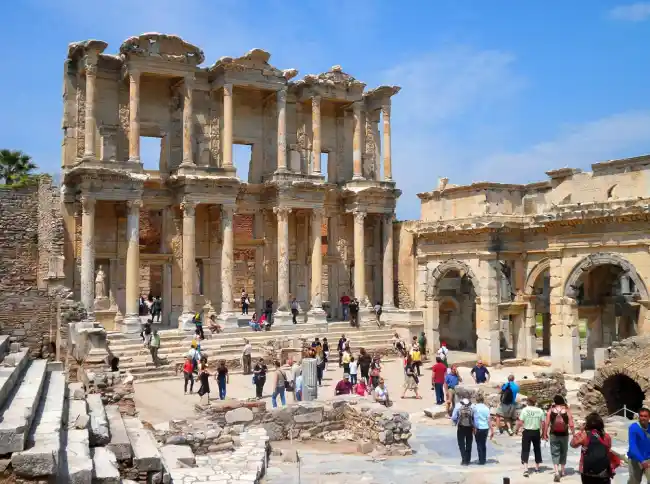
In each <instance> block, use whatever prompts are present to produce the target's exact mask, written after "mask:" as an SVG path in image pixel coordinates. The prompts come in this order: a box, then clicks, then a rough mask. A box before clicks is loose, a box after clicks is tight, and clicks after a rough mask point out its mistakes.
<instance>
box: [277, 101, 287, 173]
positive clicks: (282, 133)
mask: <svg viewBox="0 0 650 484" xmlns="http://www.w3.org/2000/svg"><path fill="white" fill-rule="evenodd" d="M277 96H278V99H277V111H278V170H277V171H278V172H285V171H287V90H286V89H280V90H279V91H278V94H277Z"/></svg>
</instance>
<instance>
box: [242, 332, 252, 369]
mask: <svg viewBox="0 0 650 484" xmlns="http://www.w3.org/2000/svg"><path fill="white" fill-rule="evenodd" d="M252 354H253V346H252V345H251V343H250V341H248V340H247V339H244V349H243V350H242V354H241V361H242V367H243V370H244V375H250V373H251V363H252V361H251V357H252Z"/></svg>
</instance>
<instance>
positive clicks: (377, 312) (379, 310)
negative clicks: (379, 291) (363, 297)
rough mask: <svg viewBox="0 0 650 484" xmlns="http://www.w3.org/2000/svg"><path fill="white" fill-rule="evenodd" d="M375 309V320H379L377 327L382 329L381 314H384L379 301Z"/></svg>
mask: <svg viewBox="0 0 650 484" xmlns="http://www.w3.org/2000/svg"><path fill="white" fill-rule="evenodd" d="M373 309H374V311H375V318H377V327H378V328H381V313H382V309H381V303H380V302H379V301H377V302H376V303H375V306H374V307H373Z"/></svg>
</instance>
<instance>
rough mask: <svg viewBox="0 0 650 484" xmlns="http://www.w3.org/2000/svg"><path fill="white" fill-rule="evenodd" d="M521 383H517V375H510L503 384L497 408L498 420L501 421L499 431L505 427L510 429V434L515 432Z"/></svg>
mask: <svg viewBox="0 0 650 484" xmlns="http://www.w3.org/2000/svg"><path fill="white" fill-rule="evenodd" d="M518 393H519V385H517V384H516V383H515V376H514V375H508V381H507V382H506V383H504V384H503V385H502V386H501V403H500V404H499V408H497V420H498V421H499V431H501V432H503V429H504V428H505V430H507V431H508V434H509V435H512V434H513V431H512V428H513V427H514V424H515V420H516V414H517V394H518Z"/></svg>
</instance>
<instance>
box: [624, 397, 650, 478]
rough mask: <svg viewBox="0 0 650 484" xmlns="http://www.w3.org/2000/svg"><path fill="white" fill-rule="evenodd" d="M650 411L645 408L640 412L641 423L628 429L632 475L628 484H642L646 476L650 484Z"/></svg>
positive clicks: (630, 471)
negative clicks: (649, 425)
mask: <svg viewBox="0 0 650 484" xmlns="http://www.w3.org/2000/svg"><path fill="white" fill-rule="evenodd" d="M648 421H650V410H648V409H647V408H645V407H643V408H642V409H641V410H639V421H638V422H634V423H633V424H632V425H630V428H629V429H628V439H627V440H628V450H627V457H628V463H627V467H628V470H629V473H630V478H629V479H628V481H627V482H628V484H641V481H642V480H643V477H644V476H645V479H646V482H648V483H650V470H649V469H650V429H648Z"/></svg>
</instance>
